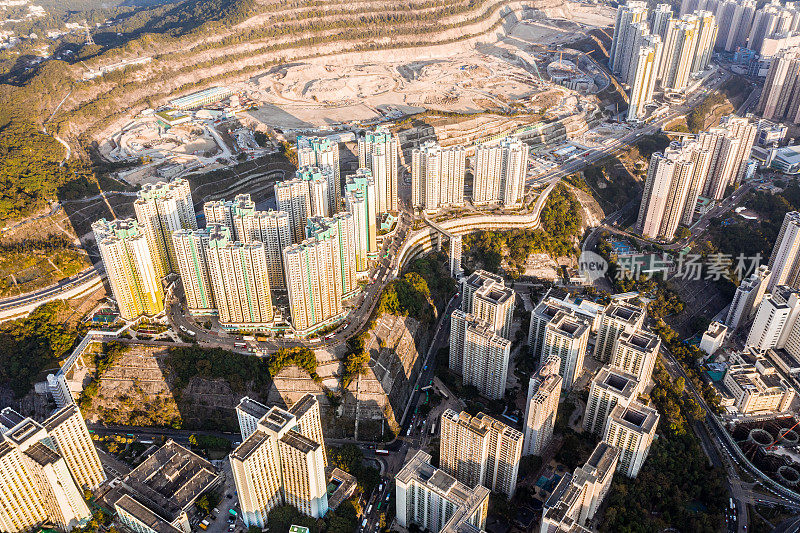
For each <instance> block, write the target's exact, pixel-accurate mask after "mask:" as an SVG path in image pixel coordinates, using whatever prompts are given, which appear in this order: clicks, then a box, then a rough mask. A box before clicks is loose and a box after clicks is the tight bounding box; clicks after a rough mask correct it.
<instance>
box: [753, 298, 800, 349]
mask: <svg viewBox="0 0 800 533" xmlns="http://www.w3.org/2000/svg"><path fill="white" fill-rule="evenodd" d="M798 315H800V293H798V291H797V290H796V289H793V288H791V287H788V286H786V285H780V286H778V287H775V288H774V289H773V291H772V292H771V293H769V294H767V295H765V296H764V298H763V299H762V300H761V305H759V307H758V312H757V313H756V317H755V319H754V320H753V325H752V326H751V327H750V332H749V333H748V335H747V341H746V342H745V345H746V346H751V347H753V348H755V349H757V350H769V349H771V348H783V347H784V345H785V344H786V343H787V340H788V339H789V336H790V333H791V331H792V330H793V329H794V328H795V324H796V323H797V322H798V321H797V317H798Z"/></svg>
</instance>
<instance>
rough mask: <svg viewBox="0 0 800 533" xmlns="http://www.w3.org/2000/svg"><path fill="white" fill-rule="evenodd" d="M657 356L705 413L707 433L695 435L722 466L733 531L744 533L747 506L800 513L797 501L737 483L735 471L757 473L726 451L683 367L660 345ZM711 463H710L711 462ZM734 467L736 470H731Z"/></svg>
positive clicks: (712, 417) (756, 475)
mask: <svg viewBox="0 0 800 533" xmlns="http://www.w3.org/2000/svg"><path fill="white" fill-rule="evenodd" d="M660 355H661V360H662V361H663V362H664V367H665V368H666V370H667V372H668V373H669V374H670V376H671V377H672V378H673V379H677V378H678V377H682V378H683V379H684V381H685V383H686V388H685V391H686V394H687V395H689V396H690V397H691V398H692V399H693V400H694V401H696V402H697V403H698V405H700V407H702V408H703V410H704V411H705V413H706V416H705V419H704V420H703V423H702V427H703V428H704V429H705V430H706V431H707V433H705V432H704V431H702V430H700V431H697V428H696V431H697V433H698V436H699V437H700V439H701V442H704V443H708V442H709V441H710V443H711V444H713V448H714V449H715V450H716V452H717V453H718V454H719V455H718V457H719V461H721V462H722V463H723V465H724V466H725V470H726V473H727V480H728V486H729V490H730V492H731V496H732V497H733V498H734V502H735V503H736V510H737V513H736V515H737V517H738V528H737V531H738V532H739V533H745V532H746V531H747V524H748V519H749V517H748V511H747V505H748V504H754V503H759V504H762V503H770V504H773V505H784V506H787V507H791V508H794V509H796V510H800V499H797V498H791V497H787V496H784V495H779V494H775V493H773V494H775V495H774V496H771V495H768V494H763V493H760V492H755V491H754V485H753V484H752V483H745V482H743V481H742V480H741V478H740V477H739V474H738V471H737V467H738V468H740V469H742V470H743V471H745V472H747V473H748V474H749V475H751V476H752V477H753V478H754V479H760V478H761V473H760V472H758V471H753V470H752V469H751V468H750V467H749V466H748V465H746V464H745V463H743V462H741V461H739V460H738V459H737V455H736V452H735V451H734V450H732V449H731V448H730V443H729V442H728V441H727V439H725V438H724V436H723V435H722V433H721V432H723V431H726V430H725V428H723V427H722V426H721V424H720V422H719V420H718V419H717V417H716V415H714V413H713V411H712V410H711V409H710V408H709V406H708V404H706V402H705V399H703V396H702V395H701V394H700V393H699V392H698V391H697V389H696V388H695V386H694V383H693V382H692V380H691V379H690V378H689V376H688V375H687V374H686V371H685V370H684V368H683V366H682V365H681V364H680V363H679V362H678V361H677V360H675V358H674V357H673V355H672V354H671V353H670V352H669V350H667V349H666V347H664V346H663V345H662V347H661V354H660ZM704 448H707V446H704ZM712 462H714V460H713V459H712ZM734 463H735V465H736V466H734ZM764 486H766V484H764Z"/></svg>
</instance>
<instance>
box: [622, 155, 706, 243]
mask: <svg viewBox="0 0 800 533" xmlns="http://www.w3.org/2000/svg"><path fill="white" fill-rule="evenodd" d="M711 164H712V154H711V152H710V151H709V150H708V149H706V148H704V147H703V146H702V145H701V144H699V143H697V142H688V143H678V142H673V143H672V144H670V146H669V147H668V148H667V149H666V150H664V152H663V153H662V152H656V153H654V154H653V155H652V156H651V158H650V167H649V169H648V172H647V179H646V180H645V186H644V192H643V194H642V204H641V206H640V208H639V216H638V218H637V221H636V227H637V229H638V231H639V232H640V233H641V234H642V235H644V236H647V237H650V238H658V239H667V240H668V239H671V238H673V237H674V235H675V231H676V230H677V229H678V225H679V224H681V223H683V224H690V223H691V221H692V218H693V216H694V210H695V205H696V204H697V198H698V196H699V194H700V191H701V190H702V189H703V187H704V184H705V179H706V176H707V174H708V172H709V169H710V168H711Z"/></svg>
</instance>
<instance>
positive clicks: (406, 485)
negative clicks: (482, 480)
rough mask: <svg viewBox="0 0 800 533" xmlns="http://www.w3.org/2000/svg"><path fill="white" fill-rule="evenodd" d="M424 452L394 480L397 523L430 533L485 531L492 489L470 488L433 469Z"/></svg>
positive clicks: (413, 459) (413, 458)
mask: <svg viewBox="0 0 800 533" xmlns="http://www.w3.org/2000/svg"><path fill="white" fill-rule="evenodd" d="M430 462H431V456H430V455H429V454H427V453H425V452H423V451H422V450H417V452H416V453H415V454H414V455H413V456H412V457H411V459H410V460H409V461H408V462H407V463H406V464H405V465H403V468H402V469H400V472H398V473H397V475H396V476H395V509H396V512H397V515H396V516H397V522H398V523H399V524H400V526H401V527H403V528H408V527H409V526H411V525H412V524H416V525H417V526H419V527H420V529H423V530H428V531H430V532H431V533H479V532H480V531H483V530H484V529H485V528H486V515H487V512H488V508H489V489H487V488H486V487H483V486H481V485H478V486H476V487H474V488H470V487H468V486H467V485H465V484H463V483H461V482H459V481H457V480H456V479H455V478H454V477H453V476H451V475H449V474H447V473H446V472H444V471H443V470H440V469H438V468H435V467H433V466H432V465H431V463H430Z"/></svg>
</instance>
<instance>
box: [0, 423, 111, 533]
mask: <svg viewBox="0 0 800 533" xmlns="http://www.w3.org/2000/svg"><path fill="white" fill-rule="evenodd" d="M76 411H77V409H76ZM74 415H75V413H72V412H71V411H67V410H62V411H59V412H57V413H56V414H55V415H53V417H51V420H50V422H51V424H50V427H52V428H53V429H55V430H56V434H55V435H50V434H49V433H48V431H47V428H45V427H44V426H42V425H41V424H39V423H37V422H35V421H33V420H32V419H30V418H23V417H22V416H21V415H20V414H19V413H17V412H16V411H14V410H13V409H11V408H6V409H3V410H2V411H0V480H2V483H0V530H2V531H4V532H8V533H17V532H24V531H29V530H31V529H33V528H34V527H35V526H38V525H41V524H43V523H45V522H49V523H52V524H54V525H56V526H57V527H58V528H59V529H61V530H64V531H70V530H72V529H73V528H75V527H79V526H83V525H85V524H86V523H87V522H88V521H89V519H90V518H91V517H92V513H91V511H90V510H89V507H88V506H87V505H86V502H85V501H84V499H83V493H82V491H81V490H80V488H81V487H80V486H79V485H78V483H79V482H78V481H77V480H78V479H83V480H86V481H87V483H91V484H94V483H95V482H96V479H97V477H98V474H97V473H96V472H95V471H94V470H95V467H94V465H92V464H89V463H88V462H87V461H90V460H91V458H88V459H87V460H86V461H84V460H82V458H80V457H75V456H72V454H73V453H75V452H78V453H80V452H84V451H85V452H87V453H88V454H90V455H91V454H94V456H95V457H96V455H97V452H96V451H95V450H94V446H91V448H90V449H84V442H83V440H84V433H85V434H88V431H86V426H85V424H84V423H83V419H82V418H81V419H80V421H79V422H78V421H77V420H75V421H73V420H71V417H72V416H74ZM77 416H78V417H79V418H80V413H77ZM79 426H82V427H79ZM54 437H57V438H58V439H59V441H60V443H61V444H60V445H59V444H57V443H56V441H54ZM89 442H90V443H91V439H89ZM61 449H63V450H64V452H63V453H65V454H68V455H70V456H71V457H70V462H67V461H66V460H65V457H64V455H62V452H60V450H61ZM98 462H99V461H98ZM72 468H76V470H74V471H73V470H72ZM100 475H102V468H101V470H100ZM88 486H89V485H87V487H88Z"/></svg>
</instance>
